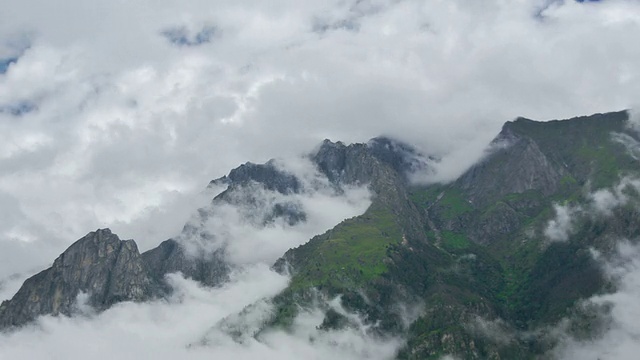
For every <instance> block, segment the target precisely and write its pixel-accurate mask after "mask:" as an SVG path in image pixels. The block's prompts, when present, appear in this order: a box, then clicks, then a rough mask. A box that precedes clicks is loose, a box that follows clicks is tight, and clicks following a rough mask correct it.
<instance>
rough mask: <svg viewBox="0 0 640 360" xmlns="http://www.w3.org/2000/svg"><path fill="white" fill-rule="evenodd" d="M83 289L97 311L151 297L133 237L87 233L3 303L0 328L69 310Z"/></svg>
mask: <svg viewBox="0 0 640 360" xmlns="http://www.w3.org/2000/svg"><path fill="white" fill-rule="evenodd" d="M81 293H85V294H87V295H88V304H89V305H91V306H93V307H94V308H96V309H98V310H103V309H106V308H108V307H109V306H111V305H112V304H114V303H116V302H120V301H143V300H147V299H149V298H150V297H151V296H152V295H153V294H154V286H153V284H152V282H151V280H150V278H149V275H148V270H147V267H146V265H145V263H144V262H143V260H142V257H141V256H140V253H139V252H138V248H137V246H136V244H135V242H134V241H133V240H120V239H119V238H118V236H117V235H115V234H112V233H111V231H110V230H109V229H101V230H96V231H95V232H91V233H89V234H87V235H86V236H85V237H83V238H82V239H80V240H78V241H76V242H75V243H74V244H73V245H71V246H70V247H69V248H68V249H67V250H66V251H65V252H63V253H62V254H61V255H60V256H59V257H58V258H57V259H56V260H55V261H54V262H53V265H52V266H51V267H50V268H49V269H47V270H44V271H42V272H41V273H39V274H37V275H35V276H33V277H31V278H29V279H28V280H27V281H25V283H24V285H23V286H22V287H21V288H20V290H19V291H18V293H17V294H16V295H15V296H14V297H13V298H12V299H11V300H8V301H4V302H3V303H2V305H1V306H0V327H8V326H18V325H22V324H24V323H27V322H29V321H31V320H33V319H35V318H36V317H37V316H39V315H44V314H52V315H58V314H64V315H71V314H72V313H73V312H74V310H75V309H76V306H77V298H78V295H79V294H81Z"/></svg>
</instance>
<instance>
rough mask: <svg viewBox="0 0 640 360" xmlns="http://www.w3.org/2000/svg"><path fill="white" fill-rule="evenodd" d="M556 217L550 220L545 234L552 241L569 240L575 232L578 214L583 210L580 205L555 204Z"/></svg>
mask: <svg viewBox="0 0 640 360" xmlns="http://www.w3.org/2000/svg"><path fill="white" fill-rule="evenodd" d="M553 209H554V211H555V212H556V216H555V218H553V219H551V220H549V223H548V224H547V227H546V228H545V230H544V234H545V236H546V237H547V238H549V240H551V241H567V240H568V239H569V236H570V235H571V233H572V232H573V230H574V229H573V226H574V225H575V221H576V216H577V215H578V214H579V213H580V212H581V208H580V207H572V206H570V205H559V204H554V205H553Z"/></svg>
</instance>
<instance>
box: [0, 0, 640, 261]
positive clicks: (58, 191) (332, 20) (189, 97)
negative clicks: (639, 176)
mask: <svg viewBox="0 0 640 360" xmlns="http://www.w3.org/2000/svg"><path fill="white" fill-rule="evenodd" d="M4 1H5V2H6V1H7V0H4ZM545 4H548V2H547V1H542V0H540V1H517V2H512V3H509V4H505V3H503V2H500V1H489V2H483V3H482V5H479V4H469V3H468V2H464V1H453V2H447V3H442V2H438V1H427V2H422V1H403V2H397V1H384V0H379V1H359V2H344V1H331V2H326V1H311V2H305V4H304V6H302V5H301V4H300V3H298V2H293V1H290V0H278V1H271V2H269V4H268V6H267V5H266V4H265V3H263V2H256V1H253V2H244V3H238V2H232V1H222V2H217V3H216V6H215V7H213V6H211V4H210V3H208V2H205V1H201V0H189V1H184V2H180V3H175V2H170V1H161V2H154V3H151V2H148V1H142V2H135V3H131V4H129V3H126V4H125V3H117V2H110V3H100V4H98V3H87V2H85V1H78V0H72V1H60V0H54V1H47V2H43V1H39V0H27V1H21V2H19V3H11V4H8V3H7V4H2V3H1V1H0V5H4V6H3V7H2V8H3V14H4V15H5V16H4V17H3V19H4V21H2V24H0V44H2V47H3V48H5V49H10V48H11V49H19V50H16V51H13V50H12V51H13V53H15V54H16V55H19V54H21V53H22V51H24V53H23V54H22V55H21V56H20V58H19V60H18V61H17V62H16V63H15V64H12V65H11V67H10V68H9V70H8V71H7V73H6V74H2V75H0V106H4V105H15V104H17V103H19V102H27V103H29V104H33V105H34V108H33V110H32V111H30V112H27V113H24V114H22V115H21V116H14V115H12V114H11V113H6V112H3V113H0V154H1V155H0V193H3V194H11V196H12V197H13V198H15V199H16V201H17V203H18V206H19V209H20V211H19V212H18V214H19V217H20V219H19V220H18V221H14V222H11V223H10V224H8V225H3V226H0V238H1V240H0V241H2V242H8V241H14V240H12V239H13V238H12V237H10V236H9V235H8V234H10V233H17V232H20V233H22V234H24V235H25V236H27V235H28V237H29V238H32V239H33V241H32V243H33V244H34V245H33V249H36V248H50V249H49V250H47V251H48V252H47V256H46V258H52V257H55V255H57V253H59V252H61V251H62V250H63V249H64V248H65V247H66V246H67V245H68V244H69V243H70V242H71V241H73V240H74V239H77V238H79V237H80V236H82V235H84V234H85V233H86V232H88V231H89V230H92V229H95V228H98V227H104V226H110V227H112V228H113V229H114V231H116V232H117V233H119V234H120V235H121V236H122V237H125V238H127V237H135V238H136V240H137V241H138V242H139V243H141V248H143V249H146V248H149V247H151V246H153V244H156V243H158V242H159V241H161V240H163V239H165V238H168V237H170V236H173V235H175V234H176V233H177V232H178V231H179V229H180V226H181V225H180V224H179V222H178V221H176V222H175V224H173V225H171V226H169V225H167V226H162V227H159V228H157V229H156V228H155V226H154V224H158V223H163V224H165V223H166V220H167V219H170V218H172V216H173V215H175V218H176V219H183V218H185V217H186V216H187V215H188V212H189V210H188V209H187V206H175V204H176V203H178V204H186V203H188V202H190V201H192V200H179V199H178V198H179V197H181V196H185V197H186V198H188V199H194V198H197V194H199V192H200V191H201V190H202V189H203V188H204V185H206V183H207V182H208V180H210V179H212V178H215V177H218V176H221V175H223V174H224V173H226V172H227V171H228V170H229V169H230V168H233V167H235V166H237V165H238V164H240V163H242V162H245V161H253V162H263V161H265V160H267V159H268V158H271V157H282V156H289V155H291V154H294V153H301V152H305V151H309V150H310V149H311V148H313V146H314V145H315V144H317V143H318V142H319V141H321V140H322V139H323V138H325V137H330V138H332V139H334V140H343V141H345V142H353V141H359V142H364V141H366V140H368V138H370V137H374V136H377V135H380V134H387V135H391V136H394V137H398V138H400V139H402V140H405V141H408V142H410V143H414V144H416V145H418V146H420V147H421V148H422V150H423V151H424V152H425V153H426V154H432V155H436V156H439V157H442V158H443V161H442V163H441V164H439V165H438V166H437V169H438V173H437V174H436V175H435V177H434V179H433V180H434V181H436V180H437V181H443V180H447V179H451V178H452V177H455V176H456V175H457V174H458V173H459V172H460V171H462V170H463V169H464V168H465V167H467V166H468V165H470V164H471V163H473V162H474V161H475V160H476V159H477V158H478V157H479V156H480V155H481V149H483V148H484V147H485V145H486V144H487V143H488V142H489V140H490V139H491V138H492V137H493V136H494V135H495V134H496V133H497V132H498V130H499V128H500V125H501V124H502V123H503V122H504V121H506V120H509V119H512V118H514V117H516V116H518V115H523V116H527V117H531V118H539V119H547V118H558V117H569V116H573V115H578V114H587V113H592V112H597V111H607V110H615V109H620V108H626V107H629V106H630V105H631V104H633V103H635V102H637V99H636V98H635V95H634V94H637V93H638V90H640V88H639V87H640V85H639V84H640V81H637V80H638V76H639V69H640V66H639V65H638V64H640V61H639V60H640V49H638V47H635V46H630V44H633V43H634V41H635V40H636V39H635V37H634V36H633V35H634V34H635V33H636V32H638V30H639V29H638V28H639V27H640V22H639V21H638V18H639V17H640V5H639V4H637V3H636V2H632V1H624V0H610V1H606V2H601V3H597V4H578V3H575V2H573V1H565V2H555V3H554V4H553V5H551V6H548V7H546V8H545V10H544V11H543V12H542V13H541V16H536V13H537V12H538V11H539V10H540V9H541V8H544V5H545ZM138 14H145V16H144V17H141V16H139V15H138ZM319 23H324V24H328V26H327V27H326V28H325V30H323V31H320V32H318V31H314V26H316V30H318V27H317V26H318V24H319ZM332 24H333V25H332ZM208 27H215V29H218V30H217V32H216V36H215V37H214V38H212V39H211V40H210V41H209V42H208V43H203V44H201V45H200V46H190V47H186V46H182V47H177V46H175V45H172V44H171V43H170V42H169V41H167V39H166V38H165V37H163V36H162V31H164V30H166V29H168V28H180V29H186V30H185V31H187V32H188V34H189V35H190V36H196V35H195V34H197V33H198V32H199V31H200V30H202V29H204V28H208ZM15 44H22V45H20V46H17V45H15ZM25 44H27V45H26V46H29V47H28V48H26V46H25ZM25 48H26V50H25ZM7 53H9V52H8V50H7ZM13 53H12V54H13ZM11 56H13V55H11ZM541 104H544V106H541ZM2 206H3V207H4V204H3V205H2ZM134 224H139V225H134ZM43 243H47V244H46V245H43ZM34 251H35V250H34ZM7 256H11V255H7ZM3 260H4V258H3ZM24 262H25V263H24V268H30V267H32V266H42V265H43V262H42V260H40V259H39V258H38V257H35V258H34V260H30V259H28V258H25V259H24ZM18 270H21V269H16V270H15V271H18ZM22 270H24V269H22Z"/></svg>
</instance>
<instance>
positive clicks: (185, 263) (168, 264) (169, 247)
mask: <svg viewBox="0 0 640 360" xmlns="http://www.w3.org/2000/svg"><path fill="white" fill-rule="evenodd" d="M142 258H143V260H144V262H145V264H146V266H147V267H148V269H149V270H150V273H151V274H152V276H153V278H154V280H155V281H156V282H159V283H162V282H163V280H164V276H165V275H166V274H170V273H176V272H179V273H182V275H183V276H185V277H187V278H191V279H193V280H195V281H199V282H201V283H202V284H205V285H208V286H217V285H220V284H222V283H223V282H224V281H226V280H227V279H228V275H229V270H230V267H229V265H228V264H227V263H226V262H225V261H224V258H223V251H222V250H219V251H216V252H214V253H212V254H200V255H199V256H196V255H191V254H187V252H186V250H185V248H184V247H183V246H182V245H181V244H180V243H179V242H177V241H176V240H173V239H169V240H166V241H163V242H162V243H161V244H160V245H159V246H158V247H156V248H154V249H151V250H149V251H146V252H144V253H143V254H142ZM164 288H165V290H169V289H168V288H167V287H166V286H165V287H164Z"/></svg>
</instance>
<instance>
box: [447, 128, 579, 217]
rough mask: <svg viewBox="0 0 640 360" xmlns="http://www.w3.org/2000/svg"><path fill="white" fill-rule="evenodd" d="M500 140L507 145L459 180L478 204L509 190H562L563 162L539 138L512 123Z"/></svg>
mask: <svg viewBox="0 0 640 360" xmlns="http://www.w3.org/2000/svg"><path fill="white" fill-rule="evenodd" d="M496 143H503V144H507V145H506V146H505V147H502V148H499V149H497V150H496V151H495V152H494V153H493V154H491V156H489V157H488V158H487V159H485V160H484V161H482V162H480V163H478V164H476V165H474V166H473V167H472V168H471V169H469V170H468V171H467V172H465V173H464V174H463V175H462V176H461V177H460V178H459V179H458V180H457V184H459V187H460V188H461V189H463V190H465V191H466V193H467V194H468V196H469V200H470V201H471V202H472V203H473V204H474V206H477V207H483V206H486V205H488V204H490V203H492V202H494V201H496V200H498V199H500V198H501V197H503V196H505V195H507V194H519V193H524V192H526V191H528V190H537V191H539V192H540V193H541V194H542V195H545V196H548V195H550V194H553V193H555V192H556V191H557V190H558V188H559V186H560V181H561V179H562V178H563V177H564V176H566V175H568V172H567V171H566V170H565V169H564V168H563V167H562V166H560V164H557V163H555V162H554V161H552V160H550V159H549V158H547V156H546V155H545V154H544V153H543V152H542V151H541V149H540V148H539V146H538V144H537V143H536V142H535V141H533V140H532V139H530V138H529V137H526V136H522V135H519V134H516V133H514V132H513V131H511V128H510V126H508V125H505V126H504V127H503V129H502V132H501V133H500V135H498V137H497V138H496V139H495V140H494V144H496Z"/></svg>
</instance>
